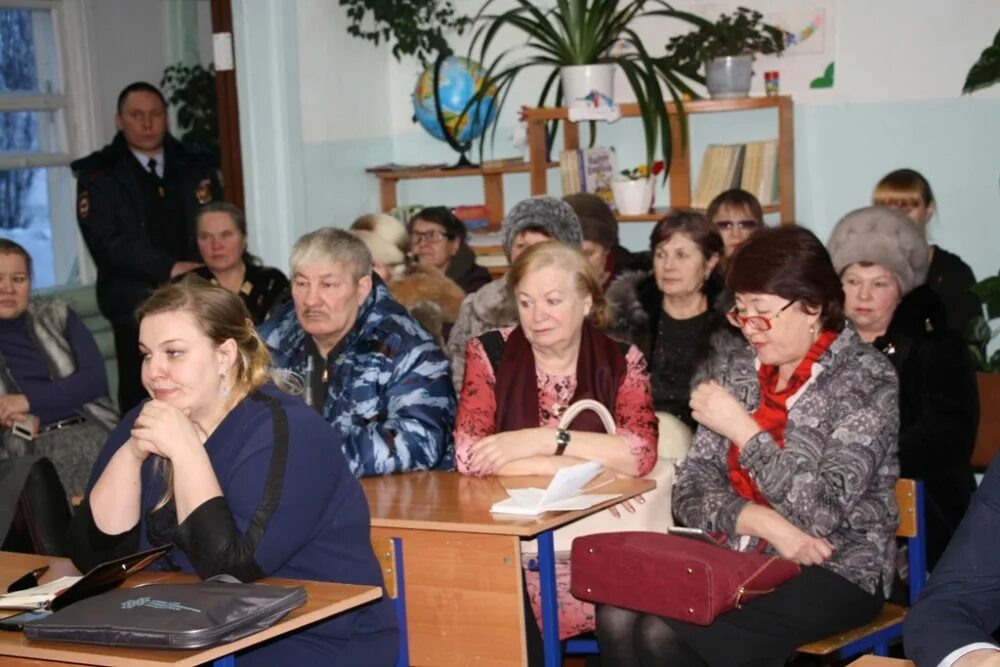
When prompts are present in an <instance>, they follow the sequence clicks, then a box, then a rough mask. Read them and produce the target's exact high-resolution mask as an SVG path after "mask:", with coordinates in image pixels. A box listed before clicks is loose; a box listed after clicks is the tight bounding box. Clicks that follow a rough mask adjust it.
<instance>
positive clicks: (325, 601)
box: [0, 551, 382, 667]
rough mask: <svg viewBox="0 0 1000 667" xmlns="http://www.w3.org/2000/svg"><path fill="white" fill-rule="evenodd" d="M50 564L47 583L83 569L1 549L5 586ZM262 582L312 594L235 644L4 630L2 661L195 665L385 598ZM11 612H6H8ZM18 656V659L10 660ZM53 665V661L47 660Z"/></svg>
mask: <svg viewBox="0 0 1000 667" xmlns="http://www.w3.org/2000/svg"><path fill="white" fill-rule="evenodd" d="M45 564H48V565H49V571H48V572H46V573H45V575H43V576H42V578H41V583H45V582H47V581H50V580H52V579H56V578H58V577H61V576H66V575H78V574H79V572H77V571H76V569H75V568H74V567H73V565H72V564H71V563H70V562H69V560H67V559H65V558H50V557H48V556H34V555H29V554H16V553H10V552H6V551H0V590H6V589H7V586H8V585H9V584H10V583H11V582H12V581H14V580H15V579H17V578H18V577H20V576H22V575H23V574H24V573H25V572H27V571H28V570H31V569H34V568H36V567H39V566H41V565H45ZM194 581H198V577H196V576H194V575H190V574H178V573H176V572H151V571H149V570H146V571H144V572H139V573H138V574H136V575H134V576H132V577H130V578H129V579H128V581H126V582H125V586H126V587H133V586H138V585H140V584H151V583H187V582H194ZM261 583H266V584H275V585H278V586H304V587H305V589H306V592H307V594H308V598H307V600H306V603H305V604H304V605H302V606H301V607H299V608H298V609H294V610H292V611H291V612H289V613H288V615H287V616H285V618H283V619H282V620H281V621H280V622H279V623H275V624H274V625H272V626H271V627H270V628H268V629H267V630H263V631H261V632H258V633H256V634H253V635H250V636H249V637H244V638H243V639H240V640H238V641H235V642H232V643H230V644H222V645H220V646H213V647H209V648H204V649H196V650H183V651H179V650H173V649H162V650H154V649H127V648H116V647H112V646H95V645H88V644H69V643H62V642H29V641H28V639H27V637H25V636H24V635H23V634H22V633H20V632H3V631H0V665H14V664H28V663H26V662H25V659H33V660H46V661H53V662H54V663H55V664H62V665H68V664H72V665H107V666H108V667H161V666H162V665H173V666H175V667H189V666H190V667H193V666H194V665H201V664H203V663H205V662H210V661H212V660H215V659H216V658H221V657H223V656H226V655H229V654H230V653H234V652H236V651H239V650H241V649H245V648H248V647H250V646H253V645H255V644H259V643H261V642H263V641H266V640H268V639H271V638H273V637H277V636H279V635H283V634H285V633H287V632H290V631H292V630H295V629H297V628H300V627H302V626H304V625H308V624H310V623H314V622H316V621H321V620H323V619H325V618H329V617H330V616H334V615H336V614H339V613H341V612H344V611H348V610H349V609H352V608H354V607H357V606H359V605H361V604H364V603H365V602H370V601H371V600H377V599H378V598H380V597H381V596H382V592H381V589H379V588H377V587H374V586H356V585H352V584H334V583H328V582H315V581H295V580H292V579H275V578H267V579H262V580H261ZM4 611H6V610H4ZM4 656H14V657H15V658H16V660H11V659H5V657H4ZM43 664H47V665H50V664H53V663H43Z"/></svg>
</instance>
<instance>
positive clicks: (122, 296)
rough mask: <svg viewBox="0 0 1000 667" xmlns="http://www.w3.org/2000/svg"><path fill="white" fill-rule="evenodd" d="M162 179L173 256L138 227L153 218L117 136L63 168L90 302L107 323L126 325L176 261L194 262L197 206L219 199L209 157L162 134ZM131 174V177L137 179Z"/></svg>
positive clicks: (122, 139) (127, 152) (125, 148)
mask: <svg viewBox="0 0 1000 667" xmlns="http://www.w3.org/2000/svg"><path fill="white" fill-rule="evenodd" d="M163 154H164V162H165V166H166V170H167V171H166V174H165V175H164V176H165V178H164V180H165V181H168V180H169V181H170V182H171V183H172V184H175V187H174V186H172V187H171V189H170V192H171V196H173V197H175V198H176V199H175V200H174V202H175V204H176V206H177V209H176V210H178V211H179V212H180V214H181V219H180V220H176V221H171V222H172V223H176V224H177V225H178V226H179V228H178V229H177V230H176V233H177V234H179V235H181V237H182V238H183V240H184V248H185V249H184V253H183V255H182V256H180V257H178V256H175V255H174V254H171V253H170V252H168V251H167V250H166V249H164V248H158V247H157V246H156V245H154V244H153V243H152V242H151V241H150V239H149V236H148V234H147V231H146V226H147V223H148V222H149V220H150V218H151V217H152V215H153V213H152V212H151V210H150V204H149V202H148V201H147V198H146V197H145V196H144V194H143V189H142V186H141V184H140V181H139V176H141V174H138V172H139V169H137V168H136V167H137V165H138V162H137V161H136V159H135V156H134V155H133V154H132V152H131V151H130V150H129V147H128V144H127V143H126V142H125V137H124V135H123V134H122V133H121V132H119V133H118V134H116V135H115V138H114V140H113V141H112V142H111V143H110V144H108V145H107V146H105V147H104V148H102V149H101V150H99V151H95V152H94V153H91V154H90V155H88V156H86V157H84V158H81V159H79V160H76V161H75V162H73V163H72V164H71V165H70V167H71V168H72V169H73V172H74V173H75V174H76V177H77V221H78V222H79V224H80V232H81V233H82V234H83V239H84V241H86V242H87V248H88V249H89V250H90V254H91V256H92V257H93V258H94V263H95V264H96V265H97V302H98V304H99V305H100V308H101V313H103V314H104V316H105V317H107V318H108V319H109V320H111V321H112V322H116V321H118V322H120V321H123V320H129V321H130V320H131V319H132V317H133V311H134V310H135V308H136V306H138V305H139V303H141V302H142V301H143V299H145V298H146V297H147V296H148V295H149V293H150V291H151V290H152V289H153V288H155V287H156V286H158V285H161V284H163V283H166V282H167V281H169V280H170V270H171V269H172V268H173V265H174V263H175V262H178V261H182V260H184V261H193V262H197V261H201V257H200V255H199V254H198V246H197V243H196V242H195V232H194V227H195V215H196V214H197V211H198V208H199V207H201V206H202V205H203V204H207V203H208V202H209V201H212V200H214V199H218V198H219V197H220V195H221V190H220V189H219V183H218V178H217V171H216V169H215V166H214V163H213V160H212V158H211V156H209V155H208V154H207V153H202V152H200V151H198V150H197V149H194V148H191V147H188V146H186V145H184V144H182V143H181V142H179V141H177V139H174V138H173V137H172V136H170V135H169V134H168V135H166V136H165V137H164V138H163ZM137 174H138V175H137Z"/></svg>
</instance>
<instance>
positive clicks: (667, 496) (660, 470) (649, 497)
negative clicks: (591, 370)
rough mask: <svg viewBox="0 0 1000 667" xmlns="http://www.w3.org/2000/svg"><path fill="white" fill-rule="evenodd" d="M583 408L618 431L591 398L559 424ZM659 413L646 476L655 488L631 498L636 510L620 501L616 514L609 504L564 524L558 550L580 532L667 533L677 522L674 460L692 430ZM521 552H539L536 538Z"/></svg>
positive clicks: (565, 423)
mask: <svg viewBox="0 0 1000 667" xmlns="http://www.w3.org/2000/svg"><path fill="white" fill-rule="evenodd" d="M584 410H593V411H594V412H595V413H596V414H597V416H598V417H599V418H600V419H601V422H602V423H603V424H604V429H605V430H606V431H607V432H608V434H610V435H615V433H616V432H617V429H616V428H615V421H614V418H613V417H612V416H611V413H610V412H609V411H608V409H607V408H606V407H605V406H604V405H602V404H601V403H598V402H597V401H595V400H592V399H584V400H582V401H577V402H576V403H574V404H573V405H571V406H570V407H569V408H567V409H566V412H565V413H564V414H563V416H562V418H561V419H560V420H559V428H567V427H568V426H569V424H570V423H571V422H572V421H573V420H574V419H575V418H576V416H577V415H578V414H580V413H581V412H582V411H584ZM657 416H658V417H659V419H660V433H659V438H658V455H657V459H656V465H655V466H654V467H653V470H652V471H651V472H650V473H649V474H648V475H646V476H645V478H646V479H654V480H656V488H655V489H653V490H652V491H649V492H647V493H644V494H643V499H644V502H642V503H640V502H638V501H636V500H634V499H633V500H632V501H631V505H632V507H633V508H634V509H635V511H634V512H629V511H627V510H625V509H624V507H622V506H621V505H616V506H615V509H616V510H617V511H618V514H619V516H617V517H616V516H615V515H614V514H612V513H611V508H608V509H605V510H601V511H600V512H598V513H597V514H592V515H590V516H588V517H586V518H584V519H580V520H579V521H574V522H573V523H571V524H568V525H566V526H563V527H562V528H557V529H556V531H555V533H554V536H553V537H554V541H555V549H556V551H557V552H560V551H566V552H568V551H569V550H570V547H571V546H572V543H573V538H575V537H579V536H580V535H594V534H597V533H614V532H618V531H623V530H642V531H652V532H657V533H664V534H665V533H666V532H667V529H668V528H669V527H670V526H672V525H674V518H673V508H672V506H671V492H672V490H673V485H674V463H675V461H676V458H677V457H678V455H680V456H679V457H681V458H682V457H683V453H685V452H686V451H687V447H688V446H689V444H690V441H691V432H690V430H689V429H688V428H687V426H685V425H684V423H683V422H681V421H680V420H679V419H677V418H676V417H673V416H672V415H668V414H665V413H657ZM667 452H669V453H670V454H671V455H672V456H671V457H670V458H667V457H664V456H660V455H659V454H660V453H667ZM521 552H522V553H524V554H536V553H538V543H537V542H536V541H535V540H531V541H530V542H522V543H521Z"/></svg>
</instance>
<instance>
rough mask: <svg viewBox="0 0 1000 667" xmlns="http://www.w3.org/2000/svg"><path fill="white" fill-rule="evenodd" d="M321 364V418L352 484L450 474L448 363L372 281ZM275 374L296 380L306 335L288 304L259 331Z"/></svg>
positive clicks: (451, 391) (302, 363)
mask: <svg viewBox="0 0 1000 667" xmlns="http://www.w3.org/2000/svg"><path fill="white" fill-rule="evenodd" d="M374 283H375V284H374V285H373V288H372V292H371V294H370V295H368V298H367V299H366V300H365V302H364V303H363V304H362V305H361V309H360V310H359V312H358V318H357V321H356V322H355V323H354V327H353V328H352V329H351V331H350V332H349V333H348V334H347V337H346V338H345V339H344V340H343V341H341V343H340V344H338V345H337V347H336V348H335V350H334V354H333V355H331V357H332V358H329V359H327V370H328V373H329V376H328V377H329V385H328V389H327V394H326V401H325V402H324V404H323V409H322V411H321V412H322V414H323V417H324V418H325V419H326V421H327V422H329V423H330V425H331V426H333V428H335V429H338V430H339V431H340V432H341V434H342V437H343V440H342V446H343V450H344V456H345V457H346V458H347V463H348V465H349V466H350V468H351V471H352V472H353V473H354V475H355V476H356V477H368V476H373V475H389V474H392V473H398V472H411V471H414V470H429V469H432V468H437V469H452V468H454V443H453V441H452V427H453V426H454V424H455V409H456V400H455V391H454V389H453V388H452V384H451V374H450V369H449V367H448V361H447V359H446V358H445V356H444V353H443V352H442V351H441V348H439V347H438V345H437V343H435V342H434V339H433V338H431V336H430V334H428V333H427V332H426V331H425V330H424V329H423V328H422V327H421V326H420V325H419V324H417V321H416V320H414V319H413V318H412V317H411V316H410V315H409V313H407V311H406V309H405V308H404V307H403V306H401V305H400V304H399V303H398V302H396V300H395V299H393V298H392V295H391V294H390V293H389V290H388V288H386V286H385V284H384V283H382V281H380V280H378V279H377V278H376V279H375V280H374ZM259 332H260V335H261V338H263V339H264V342H265V343H266V344H267V346H268V348H269V349H270V351H271V357H272V364H273V365H274V366H275V367H276V368H281V369H285V370H290V371H294V372H295V373H298V374H299V375H304V373H305V369H306V364H307V360H308V357H309V355H308V352H307V350H306V333H305V331H303V329H302V327H301V325H300V324H299V320H298V317H297V316H296V314H295V306H294V304H293V303H288V304H287V305H285V306H284V307H282V308H280V309H279V310H278V311H277V312H276V313H275V315H274V316H273V317H272V318H271V319H270V320H268V321H267V322H264V323H263V324H261V325H260V327H259Z"/></svg>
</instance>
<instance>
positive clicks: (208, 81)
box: [160, 63, 219, 156]
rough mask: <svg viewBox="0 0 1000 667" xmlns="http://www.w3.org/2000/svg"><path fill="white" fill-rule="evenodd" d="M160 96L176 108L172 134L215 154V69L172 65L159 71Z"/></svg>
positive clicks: (217, 116) (216, 152) (216, 116)
mask: <svg viewBox="0 0 1000 667" xmlns="http://www.w3.org/2000/svg"><path fill="white" fill-rule="evenodd" d="M160 88H161V89H162V90H163V96H164V97H166V98H167V102H169V103H170V104H171V105H172V106H174V107H176V108H177V127H176V128H174V129H175V132H174V134H175V135H176V136H177V138H178V139H180V140H181V141H183V142H184V143H189V144H195V145H198V146H201V147H202V148H205V149H207V150H209V151H211V152H212V154H213V155H216V156H218V155H219V110H218V105H217V104H216V96H215V67H214V66H213V65H209V66H208V67H207V68H206V67H202V66H201V65H185V64H183V63H176V64H174V65H170V66H169V67H167V69H165V70H163V78H162V79H160Z"/></svg>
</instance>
